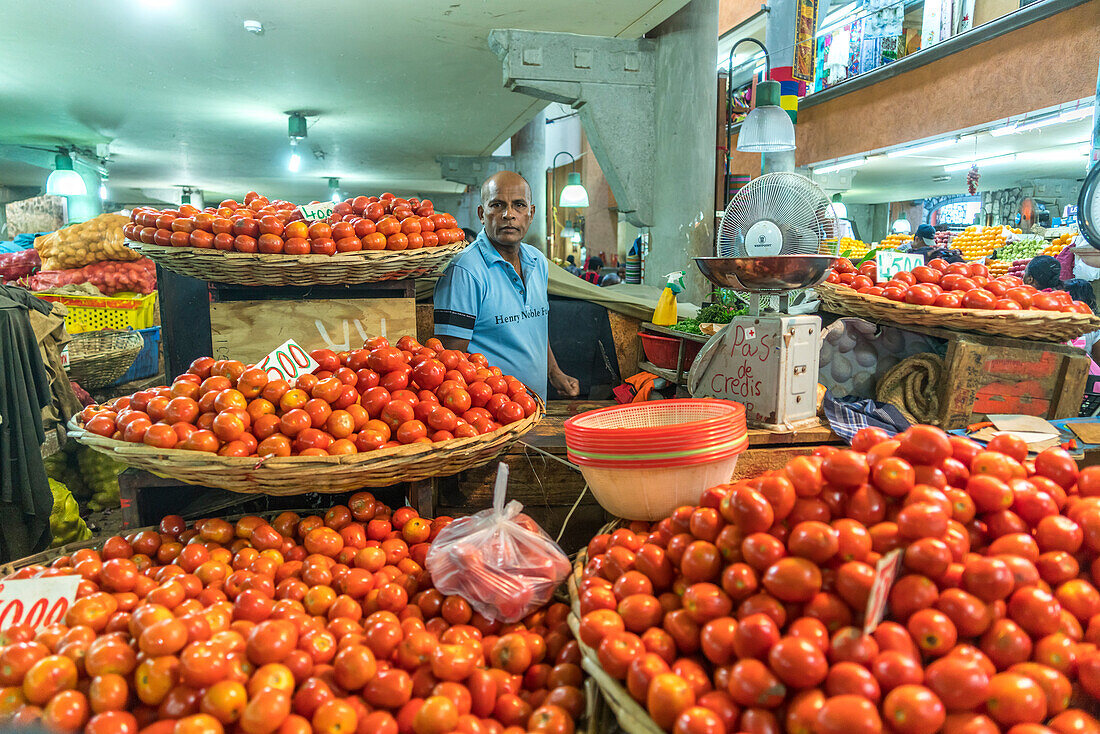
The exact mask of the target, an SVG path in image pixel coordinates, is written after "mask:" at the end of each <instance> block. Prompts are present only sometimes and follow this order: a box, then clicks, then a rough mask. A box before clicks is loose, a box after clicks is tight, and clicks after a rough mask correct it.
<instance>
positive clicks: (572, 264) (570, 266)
mask: <svg viewBox="0 0 1100 734" xmlns="http://www.w3.org/2000/svg"><path fill="white" fill-rule="evenodd" d="M565 270H566V272H568V273H571V274H573V275H575V276H577V277H578V278H579V277H581V269H580V268H578V267H577V259H576V258H575V257H573V256H572V255H569V256H567V257H566V258H565Z"/></svg>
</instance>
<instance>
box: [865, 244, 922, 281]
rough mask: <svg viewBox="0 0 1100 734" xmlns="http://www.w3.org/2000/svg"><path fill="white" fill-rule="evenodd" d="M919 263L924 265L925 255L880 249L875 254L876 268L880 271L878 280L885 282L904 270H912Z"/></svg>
mask: <svg viewBox="0 0 1100 734" xmlns="http://www.w3.org/2000/svg"><path fill="white" fill-rule="evenodd" d="M918 265H924V255H910V254H908V253H904V252H891V251H889V250H880V251H879V252H878V253H876V254H875V268H876V269H877V271H878V275H877V278H876V281H877V282H879V283H885V282H886V281H888V280H890V278H892V277H893V276H894V275H895V274H897V273H900V272H901V271H903V270H912V269H913V268H915V267H917V266H918Z"/></svg>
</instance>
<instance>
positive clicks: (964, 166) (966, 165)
mask: <svg viewBox="0 0 1100 734" xmlns="http://www.w3.org/2000/svg"><path fill="white" fill-rule="evenodd" d="M1014 160H1016V154H1015V153H1006V154H1004V155H995V156H990V157H989V158H979V159H978V160H975V161H964V162H962V163H951V164H949V165H946V166H944V167H943V170H944V172H945V173H958V172H959V171H969V170H970V167H971V166H975V165H977V166H988V165H990V164H991V163H1007V162H1008V161H1014Z"/></svg>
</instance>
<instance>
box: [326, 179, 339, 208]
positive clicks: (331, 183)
mask: <svg viewBox="0 0 1100 734" xmlns="http://www.w3.org/2000/svg"><path fill="white" fill-rule="evenodd" d="M328 190H329V193H330V194H331V195H332V203H333V204H339V203H340V202H341V201H343V199H342V198H340V179H338V178H330V179H329V180H328Z"/></svg>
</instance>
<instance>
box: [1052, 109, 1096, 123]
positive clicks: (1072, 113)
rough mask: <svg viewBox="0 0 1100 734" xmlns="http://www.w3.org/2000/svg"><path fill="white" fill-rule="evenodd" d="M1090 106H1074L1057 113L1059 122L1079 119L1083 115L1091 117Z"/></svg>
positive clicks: (1091, 110)
mask: <svg viewBox="0 0 1100 734" xmlns="http://www.w3.org/2000/svg"><path fill="white" fill-rule="evenodd" d="M1093 111H1094V110H1093V108H1092V107H1075V108H1074V109H1072V110H1066V111H1065V112H1063V113H1061V114H1060V115H1058V121H1059V122H1073V121H1074V120H1080V119H1081V118H1083V117H1091V116H1092V114H1093Z"/></svg>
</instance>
